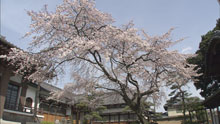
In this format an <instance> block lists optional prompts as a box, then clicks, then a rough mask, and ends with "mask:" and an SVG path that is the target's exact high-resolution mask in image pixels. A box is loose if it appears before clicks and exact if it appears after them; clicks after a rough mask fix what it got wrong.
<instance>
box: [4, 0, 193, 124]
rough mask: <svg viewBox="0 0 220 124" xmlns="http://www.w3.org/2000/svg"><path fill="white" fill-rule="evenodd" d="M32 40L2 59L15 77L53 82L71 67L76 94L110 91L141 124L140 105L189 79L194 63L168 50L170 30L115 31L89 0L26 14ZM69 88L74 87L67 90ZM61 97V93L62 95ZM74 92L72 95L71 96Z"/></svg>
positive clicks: (66, 0)
mask: <svg viewBox="0 0 220 124" xmlns="http://www.w3.org/2000/svg"><path fill="white" fill-rule="evenodd" d="M28 15H29V16H30V17H31V19H32V24H31V25H30V28H31V30H30V32H28V33H27V34H26V36H29V37H32V38H33V40H32V41H31V43H30V49H29V51H28V52H25V51H22V50H19V49H16V48H13V49H12V51H11V52H10V54H8V55H7V57H6V58H7V60H8V61H9V63H10V64H15V63H16V67H17V71H16V72H17V73H20V74H26V76H25V77H26V78H28V79H30V80H32V81H33V82H44V81H48V80H52V79H54V78H57V79H58V78H59V77H60V75H63V74H65V71H66V69H67V68H71V69H72V77H73V79H74V82H77V84H73V85H72V87H75V88H77V89H79V91H78V90H74V92H75V91H78V94H83V93H87V94H88V93H96V92H97V93H99V92H109V91H110V92H115V93H117V94H119V95H120V96H121V97H122V98H123V100H124V101H125V103H126V104H127V105H128V106H129V107H130V108H131V109H132V110H133V111H134V112H135V113H136V114H137V116H138V118H139V120H140V122H141V123H142V124H144V123H146V119H145V115H144V111H143V110H144V109H143V107H144V106H143V102H144V100H146V98H149V97H151V96H152V95H153V94H157V93H159V92H160V88H161V86H164V84H166V83H167V82H169V81H170V78H172V79H173V80H172V81H174V82H175V79H177V78H176V77H175V76H177V77H184V79H188V80H191V77H192V76H196V72H195V71H194V70H193V68H194V65H191V64H188V63H186V58H187V57H189V56H190V55H184V54H180V53H178V51H171V50H169V48H170V47H172V46H173V45H175V44H176V43H178V42H179V41H181V40H178V41H173V40H172V39H171V37H170V34H171V31H172V29H171V30H170V31H168V32H167V33H165V34H164V35H162V36H149V35H147V33H145V32H144V31H143V30H138V29H136V28H134V24H133V23H132V22H130V23H129V24H126V25H123V26H121V27H117V26H114V25H113V22H114V20H113V18H112V17H111V15H110V14H107V13H104V12H101V11H99V10H98V9H97V8H95V2H94V1H93V0H75V1H71V0H64V1H63V4H61V5H59V6H57V8H56V10H55V11H54V12H49V11H48V10H47V6H45V7H44V8H43V9H42V10H41V11H39V12H34V11H30V12H28ZM73 89H74V88H73ZM64 94H65V93H64ZM76 94H77V93H76ZM66 95H68V94H66Z"/></svg>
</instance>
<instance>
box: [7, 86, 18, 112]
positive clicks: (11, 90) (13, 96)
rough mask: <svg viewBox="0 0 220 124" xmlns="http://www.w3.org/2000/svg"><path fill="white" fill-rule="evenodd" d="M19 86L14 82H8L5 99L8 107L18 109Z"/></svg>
mask: <svg viewBox="0 0 220 124" xmlns="http://www.w3.org/2000/svg"><path fill="white" fill-rule="evenodd" d="M18 90H19V87H18V86H16V85H13V84H10V83H9V84H8V91H7V95H6V99H5V108H6V109H13V110H14V109H16V104H17V98H18Z"/></svg>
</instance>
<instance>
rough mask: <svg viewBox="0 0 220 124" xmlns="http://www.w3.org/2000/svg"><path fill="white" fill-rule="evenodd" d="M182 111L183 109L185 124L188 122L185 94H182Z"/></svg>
mask: <svg viewBox="0 0 220 124" xmlns="http://www.w3.org/2000/svg"><path fill="white" fill-rule="evenodd" d="M182 109H183V124H185V122H186V106H185V96H184V92H182Z"/></svg>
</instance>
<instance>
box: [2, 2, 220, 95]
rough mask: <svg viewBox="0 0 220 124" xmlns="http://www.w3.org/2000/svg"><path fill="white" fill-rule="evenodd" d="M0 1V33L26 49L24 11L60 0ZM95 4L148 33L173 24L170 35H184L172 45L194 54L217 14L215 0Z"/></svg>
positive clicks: (118, 20)
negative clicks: (177, 43) (176, 43)
mask: <svg viewBox="0 0 220 124" xmlns="http://www.w3.org/2000/svg"><path fill="white" fill-rule="evenodd" d="M0 1H1V24H0V26H1V32H0V34H1V35H3V36H5V37H6V40H7V41H9V42H11V43H13V44H14V45H16V46H18V47H20V48H22V49H26V48H27V46H28V45H27V44H28V41H30V40H31V39H30V38H25V39H24V38H22V36H23V35H24V34H25V33H26V32H28V31H29V24H30V23H31V19H30V17H29V16H28V15H27V13H26V12H27V11H29V10H34V11H39V10H40V9H41V8H42V7H43V5H45V4H48V7H49V10H50V11H53V10H55V8H56V6H57V5H59V4H60V3H62V0H0ZM96 7H97V8H98V9H99V10H101V11H104V12H107V13H110V14H111V15H112V16H113V18H114V19H115V23H114V25H117V26H120V25H122V24H126V23H128V22H129V21H131V20H133V22H134V24H135V27H137V28H140V29H144V30H145V31H146V32H147V33H149V34H150V35H161V34H163V33H166V32H167V31H168V30H169V29H170V28H171V27H174V28H175V30H174V31H173V34H172V38H173V39H174V40H175V39H180V38H185V40H184V41H183V42H181V43H180V44H179V45H177V46H176V47H175V48H176V49H177V50H179V51H180V52H182V53H194V52H195V51H196V50H197V49H198V47H199V43H200V41H201V35H204V34H206V32H208V31H209V30H211V29H213V28H214V27H215V24H216V20H217V19H218V18H219V15H220V14H219V11H220V9H219V4H218V2H217V0H96ZM68 80H69V79H65V80H64V81H63V82H67V81H68ZM190 87H191V88H190V90H191V92H193V94H194V95H197V96H198V92H196V90H195V88H193V85H190Z"/></svg>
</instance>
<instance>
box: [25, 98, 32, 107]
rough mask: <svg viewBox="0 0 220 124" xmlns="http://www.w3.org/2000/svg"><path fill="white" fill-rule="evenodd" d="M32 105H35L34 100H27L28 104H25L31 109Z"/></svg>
mask: <svg viewBox="0 0 220 124" xmlns="http://www.w3.org/2000/svg"><path fill="white" fill-rule="evenodd" d="M32 103H33V100H32V99H31V98H30V97H28V98H26V103H25V106H26V107H29V108H31V107H32Z"/></svg>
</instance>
